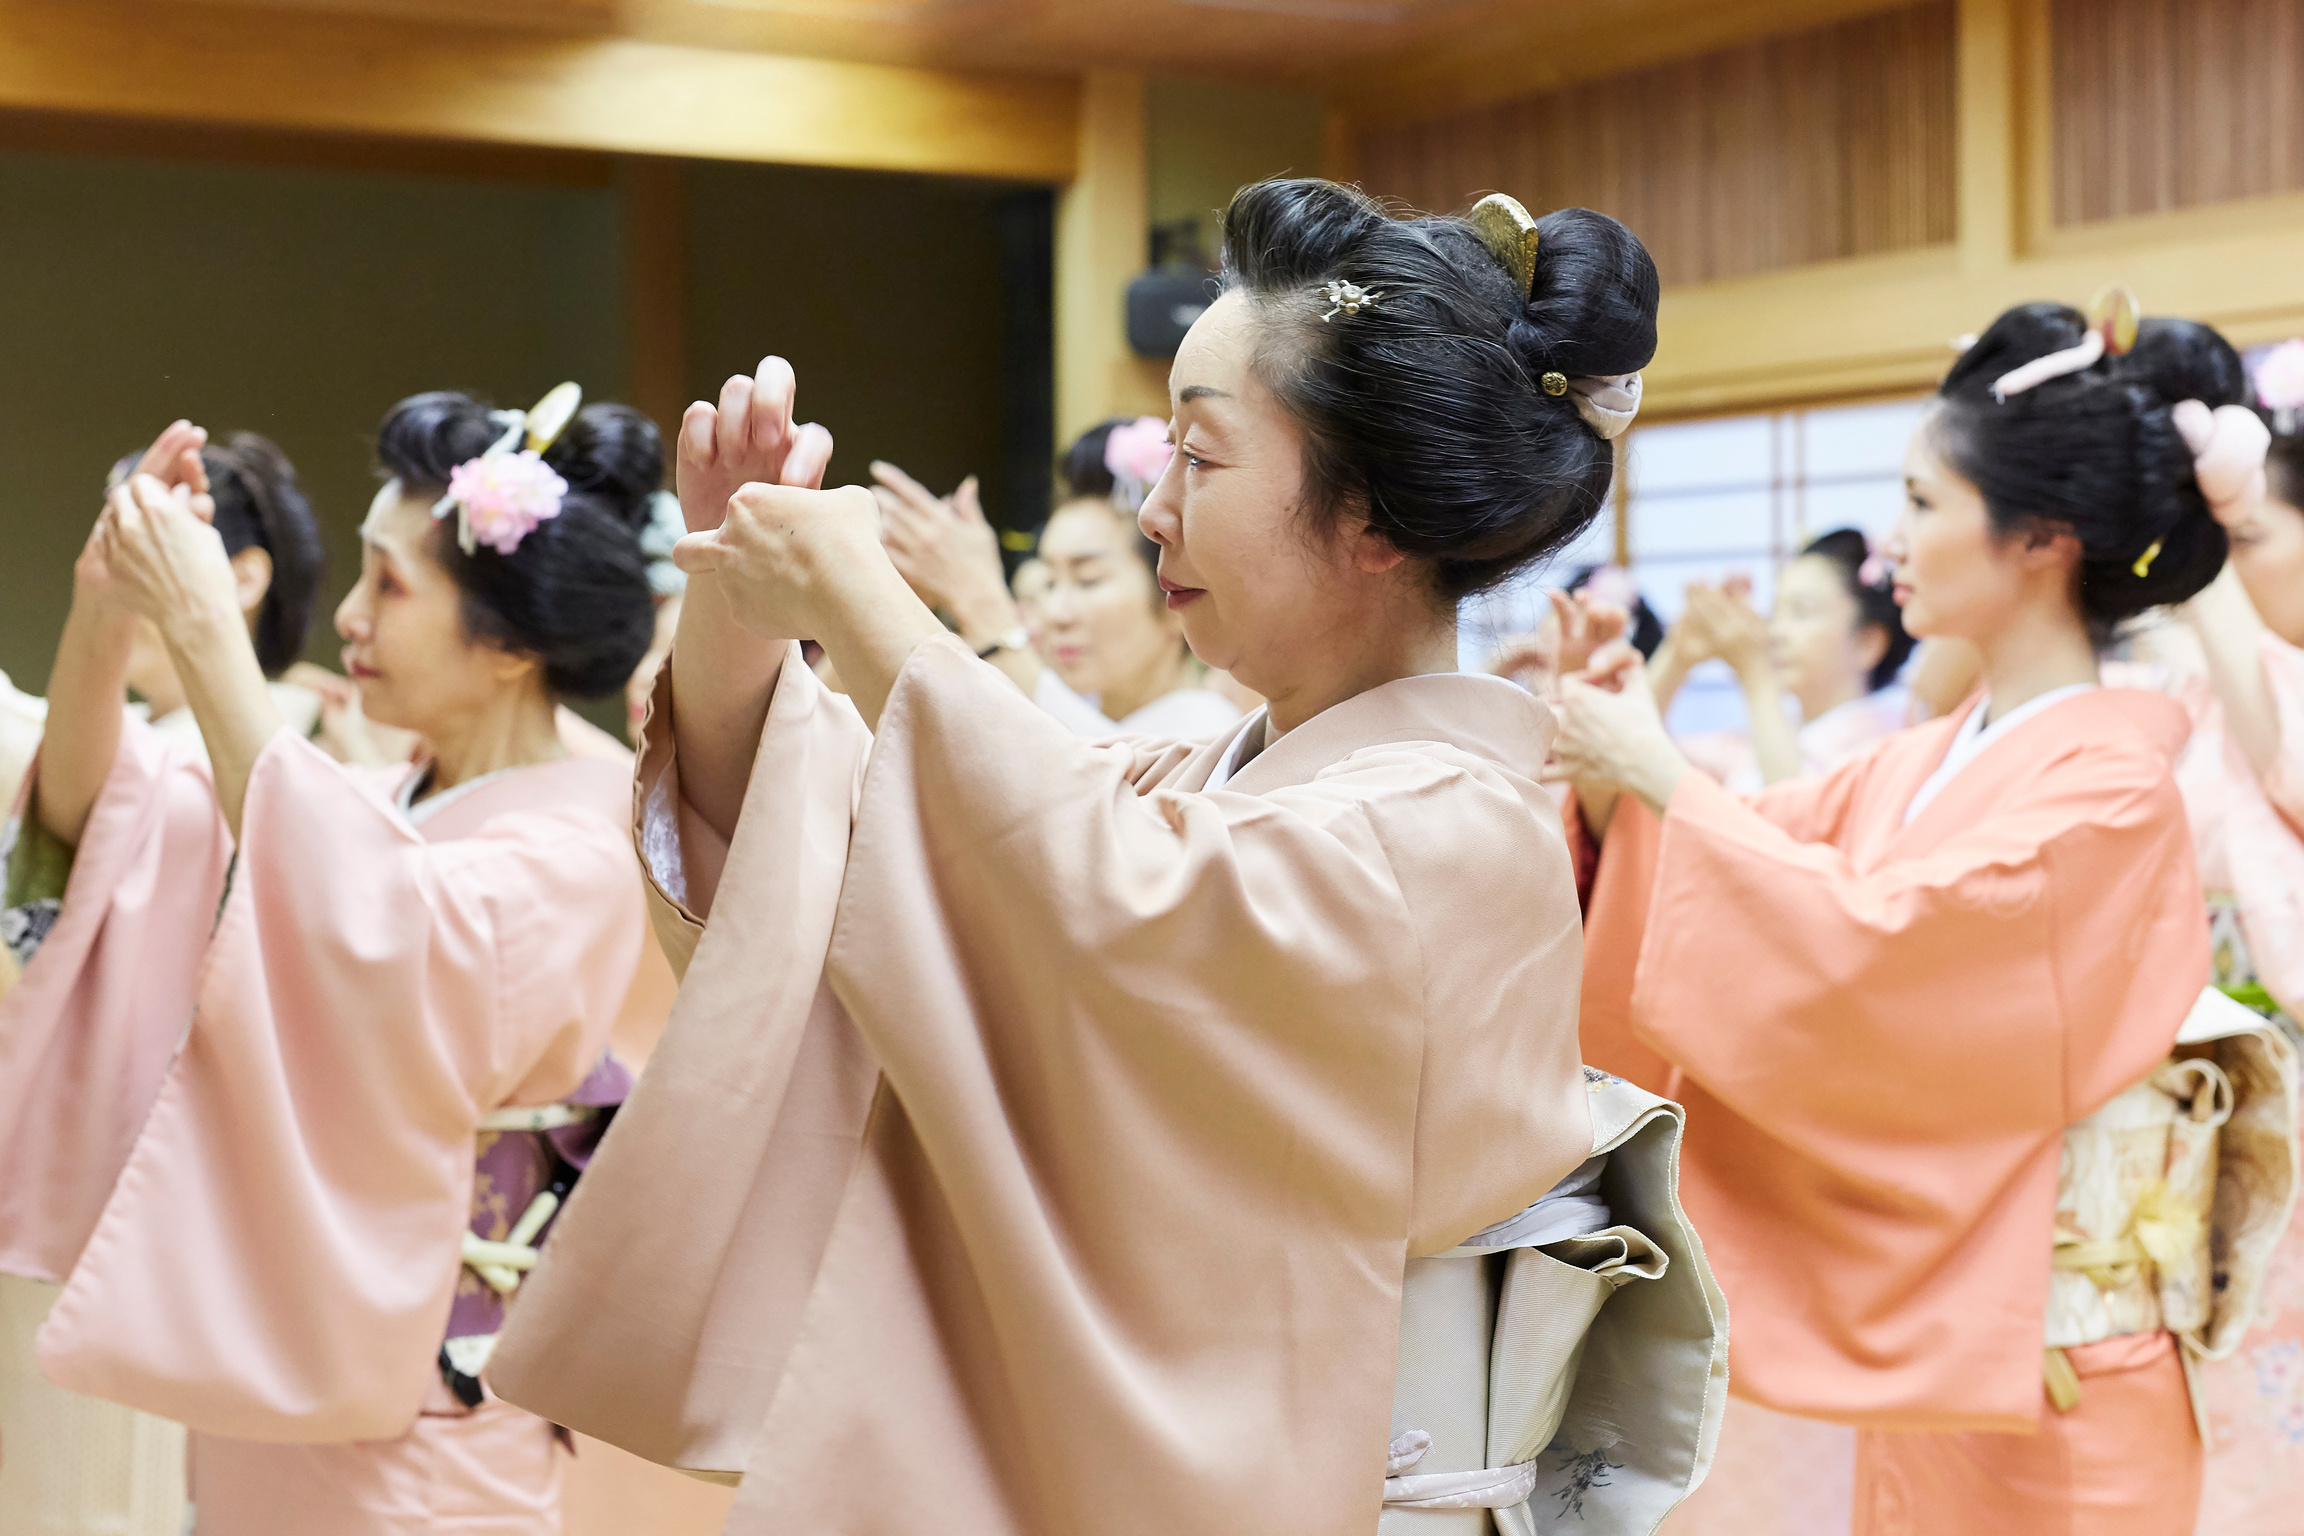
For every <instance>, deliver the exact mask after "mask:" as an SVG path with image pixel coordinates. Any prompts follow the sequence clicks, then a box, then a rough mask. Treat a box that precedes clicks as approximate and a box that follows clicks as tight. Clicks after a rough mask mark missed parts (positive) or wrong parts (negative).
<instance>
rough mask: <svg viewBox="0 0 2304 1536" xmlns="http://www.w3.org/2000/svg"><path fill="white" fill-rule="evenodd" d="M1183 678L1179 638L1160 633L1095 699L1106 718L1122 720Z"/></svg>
mask: <svg viewBox="0 0 2304 1536" xmlns="http://www.w3.org/2000/svg"><path fill="white" fill-rule="evenodd" d="M1186 681H1187V680H1186V678H1185V675H1184V645H1183V642H1182V641H1180V640H1176V639H1173V638H1166V637H1164V638H1163V640H1162V642H1161V644H1160V646H1159V647H1158V648H1157V649H1155V650H1154V651H1153V652H1152V653H1151V654H1150V655H1149V656H1147V657H1146V658H1145V659H1144V661H1143V663H1142V664H1141V665H1139V666H1137V667H1136V668H1135V669H1134V670H1133V671H1131V672H1130V673H1128V674H1127V675H1126V676H1125V677H1119V678H1115V679H1114V680H1113V682H1112V686H1110V687H1108V688H1106V689H1105V690H1104V691H1103V692H1102V693H1100V694H1098V695H1097V699H1096V702H1097V704H1098V706H1099V707H1101V708H1102V709H1103V711H1104V714H1105V716H1106V718H1108V719H1112V720H1125V719H1127V718H1128V717H1129V716H1130V715H1132V714H1134V713H1136V711H1138V710H1140V709H1142V708H1143V707H1144V706H1145V705H1147V704H1149V703H1151V702H1152V701H1153V700H1154V699H1157V698H1160V697H1162V696H1164V695H1166V694H1171V693H1174V692H1175V691H1176V690H1177V689H1179V688H1181V687H1183V686H1184V685H1185V682H1186Z"/></svg>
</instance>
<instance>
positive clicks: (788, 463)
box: [673, 357, 832, 533]
mask: <svg viewBox="0 0 2304 1536" xmlns="http://www.w3.org/2000/svg"><path fill="white" fill-rule="evenodd" d="M794 388H795V381H794V379H793V375H792V365H791V364H790V363H787V362H786V361H784V359H782V358H780V357H764V358H762V359H761V360H760V370H759V372H758V373H756V374H754V375H753V376H752V377H750V378H746V377H744V376H743V375H742V374H738V375H737V376H735V377H734V378H731V379H730V380H729V381H728V382H727V383H725V384H723V385H721V386H720V403H719V404H718V405H716V406H715V405H708V404H706V403H705V402H704V401H701V400H699V401H697V402H696V403H695V404H694V405H691V406H690V407H688V412H687V414H686V415H685V416H683V417H681V419H680V441H679V444H678V446H677V448H676V449H675V451H674V455H673V475H674V484H675V485H676V486H677V487H678V488H679V492H680V513H681V516H682V517H683V518H684V519H686V521H687V524H688V531H689V532H690V533H707V532H710V531H711V530H712V529H715V528H717V527H719V526H720V523H721V519H723V518H724V517H726V516H727V513H728V498H729V497H731V496H733V495H735V494H736V492H737V490H738V488H740V487H742V486H745V485H748V484H754V483H758V484H761V485H786V486H798V487H804V488H807V489H814V488H816V487H818V486H821V485H822V484H823V483H824V470H825V468H826V466H827V465H829V464H830V463H831V462H832V434H831V433H829V432H827V431H825V430H824V429H823V428H822V427H819V426H817V425H815V424H814V423H810V424H808V425H805V426H795V425H794V424H793V421H792V400H793V392H794Z"/></svg>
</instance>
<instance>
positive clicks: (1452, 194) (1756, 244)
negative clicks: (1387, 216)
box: [1358, 0, 1954, 283]
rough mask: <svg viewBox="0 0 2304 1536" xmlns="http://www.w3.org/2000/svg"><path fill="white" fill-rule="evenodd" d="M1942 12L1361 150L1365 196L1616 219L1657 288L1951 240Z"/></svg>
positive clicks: (1719, 59) (1847, 25)
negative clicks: (1500, 204)
mask: <svg viewBox="0 0 2304 1536" xmlns="http://www.w3.org/2000/svg"><path fill="white" fill-rule="evenodd" d="M1952 122H1953V6H1952V4H1951V3H1950V0H1935V3H1929V4H1924V5H1914V6H1910V7H1907V8H1903V9H1898V10H1893V11H1885V12H1880V13H1876V14H1874V15H1870V16H1866V17H1862V18H1860V19H1858V20H1854V21H1849V22H1843V23H1840V24H1837V25H1834V26H1830V27H1824V28H1819V29H1817V30H1815V31H1811V32H1800V33H1793V34H1790V35H1788V36H1782V37H1774V38H1764V39H1761V40H1758V41H1755V42H1752V43H1747V44H1743V45H1740V46H1738V47H1734V48H1729V49H1724V50H1722V51H1720V52H1718V53H1712V54H1706V55H1703V56H1701V57H1698V58H1693V59H1686V60H1681V61H1676V62H1674V63H1671V64H1666V65H1660V66H1657V67H1655V68H1651V69H1644V70H1639V71H1636V72H1634V73H1630V74H1624V75H1616V76H1612V77H1609V78H1607V79H1602V80H1594V81H1590V82H1587V83H1584V84H1580V85H1574V86H1570V87H1567V88H1565V89H1562V90H1559V91H1553V92H1548V93H1546V94H1543V95H1539V96H1531V97H1526V98H1523V99H1521V100H1518V101H1511V102H1505V103H1503V104H1501V105H1497V106H1491V107H1482V108H1479V109H1477V110H1473V111H1468V112H1462V113H1457V114H1453V115H1449V116H1445V117H1435V118H1431V119H1428V120H1425V121H1422V122H1417V123H1412V124H1408V125H1406V126H1402V127H1383V128H1372V129H1370V130H1367V131H1365V132H1364V133H1363V134H1362V135H1361V136H1360V139H1359V143H1358V151H1359V169H1360V174H1361V180H1362V182H1363V183H1364V184H1365V185H1366V186H1367V188H1368V190H1369V191H1371V192H1375V193H1378V194H1381V195H1384V196H1389V197H1397V198H1400V199H1402V200H1404V201H1406V202H1408V203H1411V204H1413V205H1415V206H1416V207H1419V208H1430V209H1443V210H1446V209H1458V208H1462V207H1463V206H1464V205H1465V204H1466V203H1468V202H1470V201H1471V200H1472V199H1473V198H1474V197H1475V196H1477V195H1479V194H1481V193H1483V192H1490V191H1504V192H1509V193H1511V194H1512V195H1513V196H1515V197H1517V198H1519V199H1520V200H1521V201H1522V202H1524V203H1526V204H1528V206H1529V207H1530V208H1531V209H1534V210H1537V211H1539V212H1540V211H1542V210H1544V209H1547V208H1559V207H1568V206H1575V205H1582V206H1585V207H1590V208H1597V209H1600V210H1601V211H1602V212H1605V213H1610V214H1613V215H1615V216H1616V217H1617V218H1620V219H1622V220H1623V221H1624V222H1625V223H1626V224H1629V225H1630V226H1631V227H1632V228H1633V229H1634V230H1635V231H1637V232H1638V233H1639V235H1640V237H1641V238H1642V239H1643V240H1645V241H1646V242H1647V244H1648V249H1649V251H1650V252H1651V253H1652V254H1653V255H1654V256H1655V258H1656V265H1657V268H1658V269H1659V271H1661V273H1662V274H1663V278H1664V281H1665V282H1666V283H1695V282H1703V281H1706V280H1708V279H1711V278H1721V277H1734V276H1737V275H1739V274H1742V273H1748V272H1762V271H1768V270H1771V269H1774V268H1779V267H1789V266H1797V265H1800V264H1803V263H1806V262H1812V261H1824V260H1828V259H1831V258H1833V257H1839V256H1857V255H1863V254H1866V253H1869V252H1875V251H1895V250H1905V249H1909V248H1911V247H1915V246H1923V245H1931V244H1936V243H1939V242H1943V241H1949V240H1951V239H1952V238H1953V177H1954V166H1953V131H1952Z"/></svg>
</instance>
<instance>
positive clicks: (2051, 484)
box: [1936, 304, 2248, 636]
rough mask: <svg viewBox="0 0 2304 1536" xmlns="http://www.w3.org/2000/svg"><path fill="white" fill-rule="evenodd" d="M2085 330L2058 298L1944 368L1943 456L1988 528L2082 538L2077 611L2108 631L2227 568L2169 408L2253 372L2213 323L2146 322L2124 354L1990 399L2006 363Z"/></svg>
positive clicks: (2237, 384) (2226, 400)
mask: <svg viewBox="0 0 2304 1536" xmlns="http://www.w3.org/2000/svg"><path fill="white" fill-rule="evenodd" d="M2087 329H2088V321H2087V319H2086V318H2085V317H2084V316H2083V315H2082V314H2081V313H2080V311H2078V310H2076V309H2072V308H2070V307H2068V306H2066V305H2062V304H2020V305H2018V306H2017V307H2016V308H2014V309H2011V310H2008V311H2007V312H2006V313H2004V314H2002V315H2001V316H2000V318H1999V319H1997V320H1995V321H1993V322H1992V326H1991V329H1989V330H1987V331H1986V332H1985V333H1984V334H1983V335H1982V336H1980V337H1978V338H1977V339H1976V342H1975V344H1974V345H1972V346H1970V347H1969V348H1968V350H1967V351H1966V352H1964V353H1962V354H1961V356H1960V360H1959V361H1958V362H1957V363H1955V364H1953V365H1952V371H1951V372H1950V373H1949V374H1947V375H1946V376H1945V379H1944V383H1943V386H1942V388H1941V389H1939V390H1938V392H1937V393H1938V396H1939V398H1940V400H1941V402H1942V405H1941V409H1940V413H1939V415H1938V417H1937V421H1936V432H1937V443H1938V446H1939V447H1940V448H1941V450H1942V451H1943V453H1944V455H1945V457H1946V459H1947V461H1948V462H1949V463H1950V464H1951V465H1952V467H1953V468H1954V469H1956V470H1958V471H1959V472H1960V473H1961V474H1962V475H1963V476H1965V477H1966V478H1967V479H1968V480H1969V481H1971V482H1972V483H1973V484H1974V485H1975V486H1976V488H1977V490H1978V491H1980V492H1982V493H1983V497H1984V505H1985V508H1986V510H1987V511H1988V512H1989V513H1990V515H1991V518H1992V522H1993V525H1994V526H1995V527H1997V528H1999V529H2001V530H2002V531H2004V532H2007V533H2025V532H2029V531H2031V530H2032V529H2033V528H2035V527H2038V526H2040V525H2043V524H2046V525H2052V526H2061V527H2066V528H2069V529H2070V530H2071V531H2072V532H2073V534H2074V535H2075V536H2076V537H2077V538H2078V539H2079V540H2080V550H2081V562H2080V593H2079V600H2080V614H2081V617H2082V618H2083V619H2085V620H2087V621H2088V623H2089V625H2090V626H2091V628H2093V629H2094V630H2096V631H2097V632H2098V634H2099V635H2100V636H2102V635H2106V634H2108V633H2109V632H2110V629H2111V627H2112V626H2113V625H2115V624H2117V623H2119V622H2120V621H2121V620H2123V619H2128V618H2132V617H2134V616H2135V615H2137V614H2139V613H2142V612H2144V611H2145V610H2146V609H2148V608H2157V607H2159V606H2161V605H2163V604H2166V603H2180V602H2182V601H2184V599H2186V598H2188V597H2190V596H2192V595H2193V594H2194V593H2196V592H2198V591H2199V590H2200V589H2201V588H2203V587H2205V586H2207V585H2208V583H2209V582H2211V581H2213V580H2214V579H2215V577H2216V573H2217V572H2218V571H2219V570H2221V569H2223V566H2224V556H2225V550H2226V544H2225V538H2224V530H2223V528H2222V527H2220V526H2219V525H2218V524H2217V522H2216V519H2215V518H2214V517H2213V516H2211V515H2210V514H2209V511H2208V502H2207V499H2206V498H2205V497H2203V496H2202V495H2201V494H2200V485H2199V482H2198V481H2197V480H2196V479H2195V478H2194V475H2193V471H2192V450H2191V448H2189V447H2188V446H2186V444H2185V441H2184V436H2183V434H2182V433H2181V432H2179V431H2177V429H2176V423H2175V420H2174V418H2173V416H2172V415H2171V412H2172V410H2173V408H2174V407H2175V406H2176V405H2177V404H2178V403H2179V402H2181V401H2185V400H2198V401H2201V402H2202V403H2204V404H2206V405H2208V406H2211V407H2214V406H2219V405H2236V404H2239V403H2241V402H2242V401H2244V400H2246V399H2247V398H2248V376H2247V373H2246V371H2245V370H2244V369H2243V368H2242V367H2241V364H2240V356H2239V354H2238V353H2236V352H2234V351H2233V350H2232V344H2231V343H2230V342H2228V341H2226V340H2225V339H2224V338H2223V337H2222V336H2220V335H2218V334H2217V333H2216V332H2215V331H2214V330H2212V329H2210V328H2209V327H2208V326H2205V325H2199V324H2196V323H2194V322H2192V321H2190V320H2168V319H2148V320H2146V321H2144V322H2143V324H2142V326H2141V327H2140V328H2139V329H2138V331H2137V337H2136V345H2135V347H2134V349H2132V350H2131V351H2129V352H2128V353H2126V354H2125V355H2123V356H2119V357H2106V358H2104V359H2102V360H2101V361H2099V362H2097V363H2095V364H2093V365H2092V366H2090V367H2088V368H2085V369H2082V370H2081V371H2080V372H2078V373H2074V374H2069V375H2067V376H2065V377H2063V378H2057V379H2050V380H2048V381H2047V382H2046V383H2044V384H2040V385H2037V386H2035V387H2034V388H2032V389H2028V390H2026V391H2024V392H2023V393H2021V394H2015V395H2011V396H2009V397H2008V398H2007V399H2006V400H2005V401H2001V400H1997V399H1995V398H1994V396H1993V393H1992V386H1993V384H1994V383H1995V382H1996V381H1998V380H1999V379H2000V377H2001V376H2002V375H2004V374H2006V373H2007V372H2008V371H2009V370H2010V369H2013V368H2016V367H2019V366H2021V365H2022V364H2025V363H2028V362H2031V361H2032V360H2033V359H2035V358H2040V357H2045V356H2047V355H2048V354H2049V353H2051V352H2059V351H2062V350H2063V349H2065V348H2067V347H2071V346H2074V345H2077V344H2078V343H2079V342H2080V340H2081V339H2082V338H2083V337H2084V336H2085V335H2086V334H2087ZM2154 545H2158V546H2159V548H2158V550H2157V552H2156V553H2153V554H2152V555H2151V557H2150V558H2149V559H2146V552H2147V551H2150V550H2152V549H2153V546H2154ZM2139 565H2141V566H2142V567H2143V572H2142V574H2138V569H2137V568H2138V566H2139Z"/></svg>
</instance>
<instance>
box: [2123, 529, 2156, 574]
mask: <svg viewBox="0 0 2304 1536" xmlns="http://www.w3.org/2000/svg"><path fill="white" fill-rule="evenodd" d="M2159 558H2160V541H2159V540H2158V539H2154V540H2153V541H2152V547H2151V548H2150V549H2148V550H2146V551H2144V553H2142V554H2140V555H2138V556H2137V557H2136V563H2135V564H2134V565H2132V566H2130V567H2128V569H2130V570H2132V571H2134V572H2135V573H2136V579H2137V580H2138V581H2142V580H2143V579H2144V578H2145V577H2147V576H2149V575H2151V574H2152V562H2153V561H2155V560H2157V559H2159Z"/></svg>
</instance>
